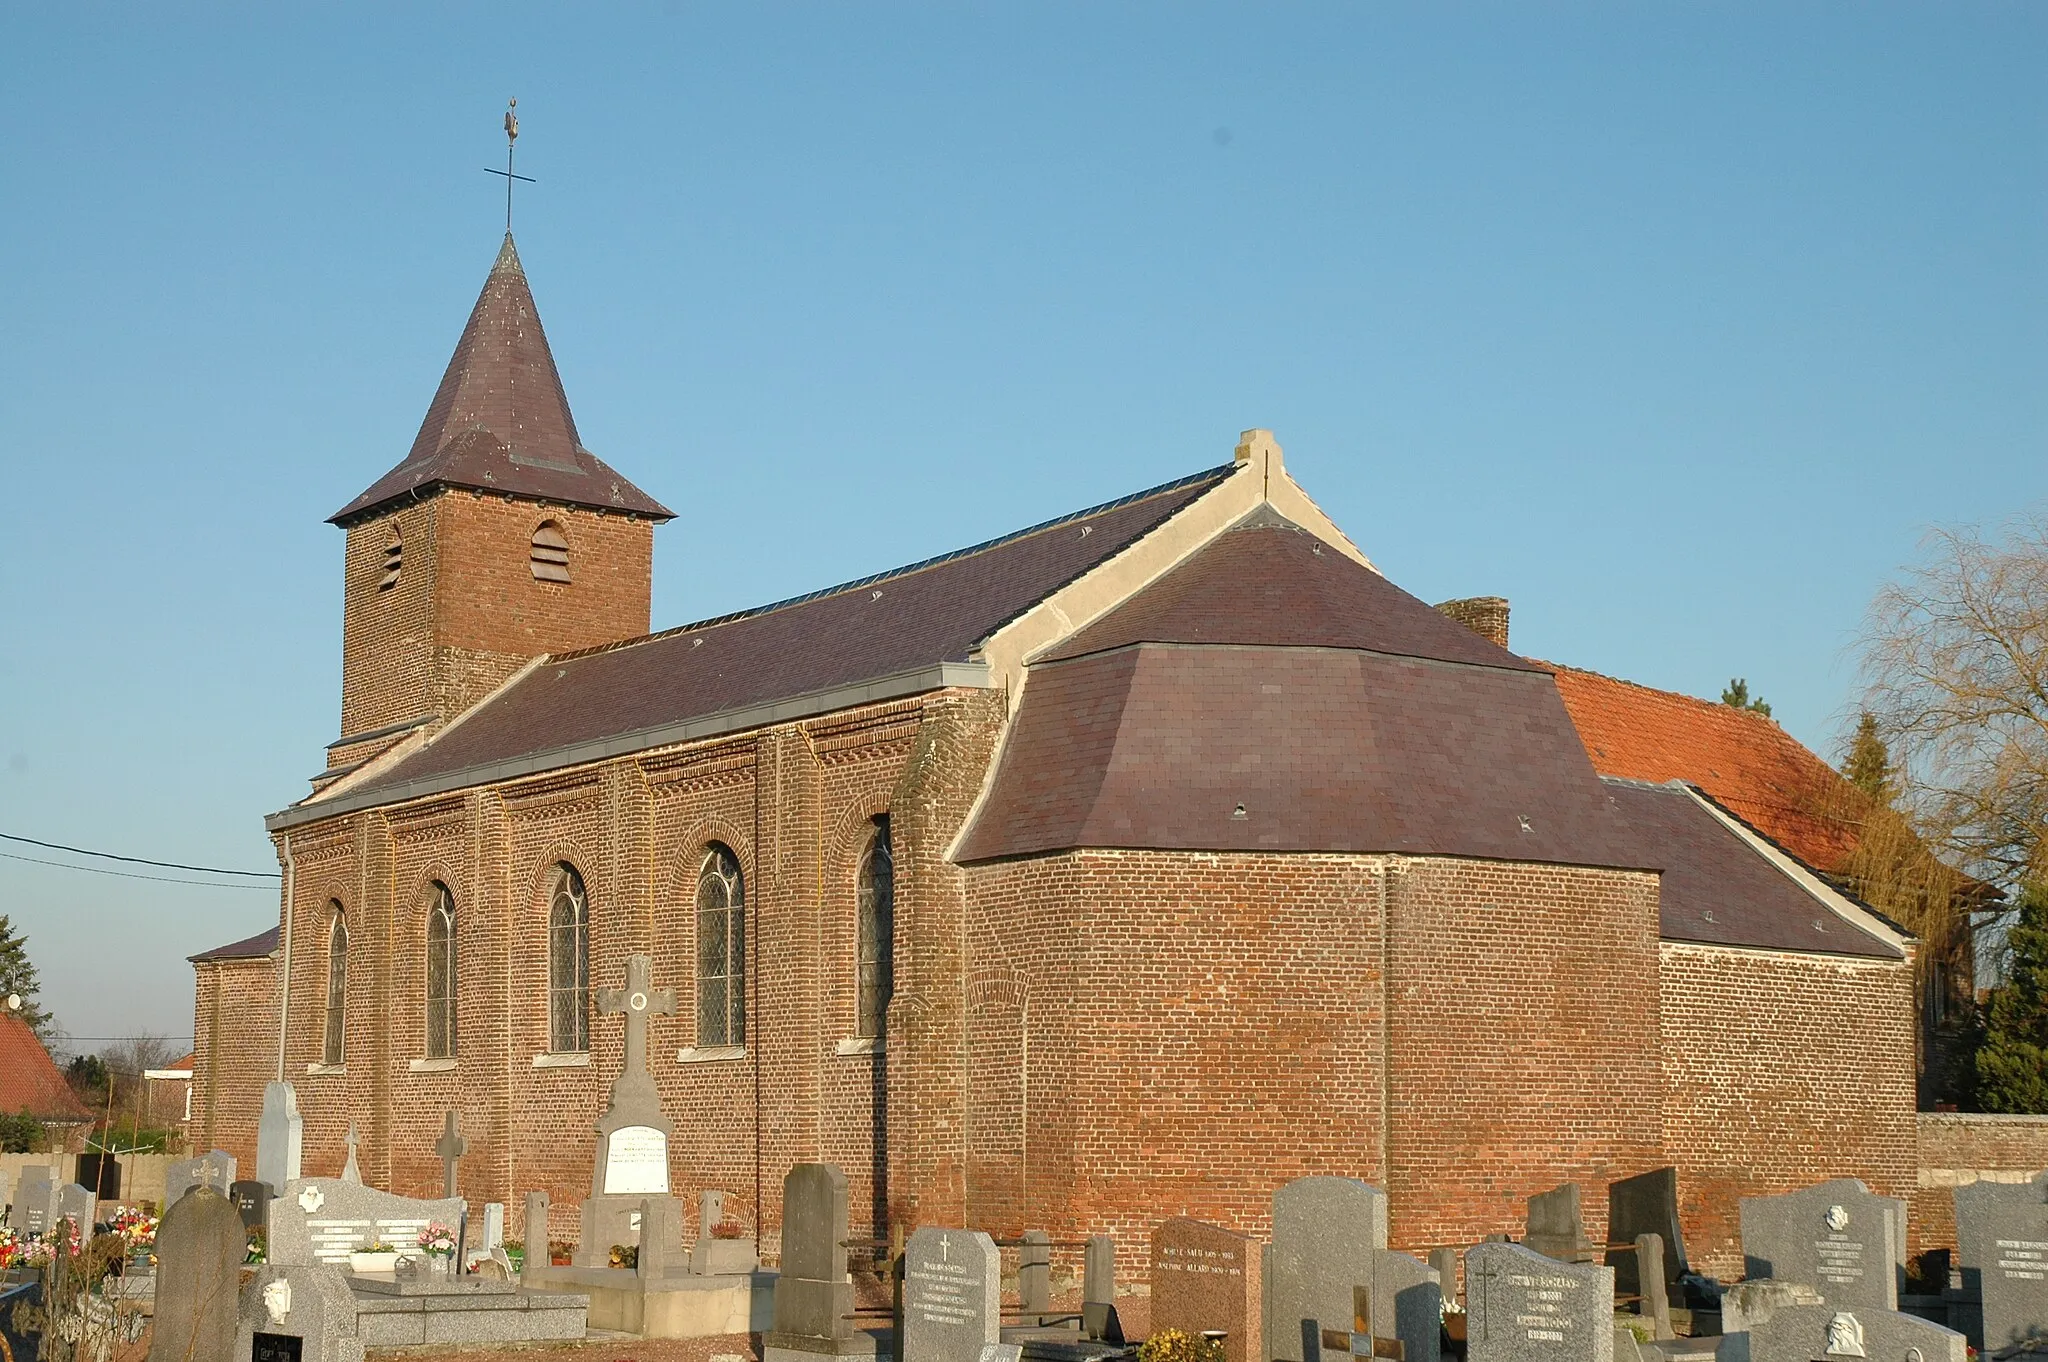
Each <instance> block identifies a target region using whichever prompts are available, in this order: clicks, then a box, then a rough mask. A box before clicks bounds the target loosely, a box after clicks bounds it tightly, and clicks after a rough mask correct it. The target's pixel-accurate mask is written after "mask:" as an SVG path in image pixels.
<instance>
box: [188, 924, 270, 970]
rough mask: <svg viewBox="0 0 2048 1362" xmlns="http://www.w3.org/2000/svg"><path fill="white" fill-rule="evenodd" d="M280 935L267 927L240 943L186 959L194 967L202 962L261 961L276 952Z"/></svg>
mask: <svg viewBox="0 0 2048 1362" xmlns="http://www.w3.org/2000/svg"><path fill="white" fill-rule="evenodd" d="M281 935H282V931H281V929H280V928H277V927H269V928H266V929H264V930H263V931H260V932H258V933H256V935H254V936H248V937H244V938H242V939H241V940H240V941H230V942H229V943H228V944H227V945H225V946H215V947H214V948H213V949H212V950H210V951H201V952H200V953H199V954H197V955H192V956H187V957H186V959H188V960H190V961H191V962H192V963H193V964H195V965H196V964H198V963H199V962H200V961H202V960H261V959H262V958H263V957H265V956H267V955H270V954H271V953H273V952H274V951H276V950H277V943H278V938H279V937H280V936H281Z"/></svg>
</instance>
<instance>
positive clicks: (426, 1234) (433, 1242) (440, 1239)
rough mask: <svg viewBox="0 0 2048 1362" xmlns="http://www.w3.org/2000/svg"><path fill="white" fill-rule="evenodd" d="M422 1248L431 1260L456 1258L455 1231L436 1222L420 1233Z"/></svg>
mask: <svg viewBox="0 0 2048 1362" xmlns="http://www.w3.org/2000/svg"><path fill="white" fill-rule="evenodd" d="M420 1248H421V1249H423V1250H425V1252H426V1255H427V1256H428V1257H429V1258H453V1257H454V1256H455V1231H454V1230H451V1229H449V1228H448V1227H447V1226H446V1225H443V1224H442V1223H441V1222H440V1221H438V1220H436V1221H433V1222H431V1223H429V1224H428V1226H427V1227H426V1228H425V1229H423V1230H421V1231H420Z"/></svg>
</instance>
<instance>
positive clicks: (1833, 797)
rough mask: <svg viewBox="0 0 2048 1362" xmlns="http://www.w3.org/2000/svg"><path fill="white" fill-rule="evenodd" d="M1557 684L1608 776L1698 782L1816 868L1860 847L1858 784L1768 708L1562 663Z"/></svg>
mask: <svg viewBox="0 0 2048 1362" xmlns="http://www.w3.org/2000/svg"><path fill="white" fill-rule="evenodd" d="M1556 670H1557V689H1558V693H1559V694H1560V695H1562V696H1563V697H1564V703H1565V708H1566V709H1567V710H1569V711H1571V716H1572V722H1573V724H1575V725H1576V726H1577V728H1578V730H1579V736H1580V738H1581V739H1582V740H1583V741H1584V742H1585V744H1586V753H1587V755H1588V756H1590V757H1591V758H1592V759H1593V766H1594V768H1595V769H1596V770H1598V771H1599V772H1600V774H1601V775H1603V776H1622V777H1625V778H1627V779H1630V780H1646V781H1650V782H1652V783H1654V784H1663V783H1664V782H1666V781H1671V780H1682V781H1685V782H1687V783H1688V784H1692V785H1697V786H1699V787H1700V788H1701V789H1702V790H1705V791H1706V792H1707V793H1708V794H1709V795H1712V796H1713V797H1714V799H1715V800H1716V801H1717V802H1718V803H1720V804H1722V805H1724V806H1726V807H1727V808H1728V809H1729V810H1731V811H1732V812H1733V813H1735V815H1736V816H1737V817H1739V818H1741V819H1742V820H1743V821H1744V822H1745V823H1748V824H1749V825H1750V826H1751V827H1754V828H1756V829H1757V830H1758V831H1760V832H1762V833H1763V834H1764V835H1765V836H1767V837H1769V838H1770V839H1771V840H1772V841H1774V842H1776V843H1778V845H1780V846H1782V847H1784V848H1785V849H1786V850H1787V851H1790V852H1791V853H1792V854H1793V855H1795V856H1797V857H1798V858H1799V859H1800V860H1802V861H1805V862H1806V863H1807V864H1808V865H1811V866H1813V867H1815V868H1816V869H1820V870H1826V871H1835V870H1839V869H1841V867H1842V865H1843V863H1844V862H1845V861H1846V860H1847V859H1848V856H1849V853H1850V852H1851V851H1853V850H1854V849H1855V845H1856V832H1855V825H1854V823H1853V822H1851V821H1850V820H1849V819H1848V818H1847V817H1845V816H1844V815H1845V814H1846V813H1847V812H1849V811H1851V810H1853V808H1854V806H1855V800H1854V798H1853V790H1854V787H1853V786H1850V785H1849V783H1848V782H1847V781H1845V780H1843V779H1842V777H1841V776H1839V775H1837V774H1836V773H1835V772H1834V771H1833V770H1832V769H1831V768H1830V767H1829V766H1828V764H1827V763H1826V762H1824V761H1822V760H1821V759H1820V758H1819V757H1817V756H1815V755H1814V754H1813V753H1811V752H1809V751H1807V750H1806V749H1805V748H1804V747H1802V746H1800V745H1799V743H1798V742H1797V741H1796V740H1794V739H1793V737H1792V735H1791V734H1789V733H1787V732H1786V731H1785V730H1784V729H1782V728H1780V727H1778V725H1776V724H1775V723H1772V722H1771V721H1770V720H1769V719H1766V718H1765V717H1764V716H1763V715H1761V714H1752V713H1749V712H1748V711H1746V710H1740V709H1736V708H1735V707H1734V706H1732V705H1722V704H1716V703H1714V702H1712V701H1708V700H1699V699H1695V698H1694V697H1692V696H1690V695H1676V694H1673V693H1672V692H1670V691H1662V690H1652V689H1651V688H1649V687H1648V686H1638V685H1636V684H1634V683H1632V682H1628V681H1617V680H1616V679H1614V678H1613V677H1611V676H1602V675H1600V674H1599V673H1598V672H1588V671H1580V670H1577V669H1576V668H1572V667H1562V666H1560V667H1557V669H1556Z"/></svg>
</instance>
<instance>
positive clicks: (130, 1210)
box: [108, 1206, 160, 1252]
mask: <svg viewBox="0 0 2048 1362" xmlns="http://www.w3.org/2000/svg"><path fill="white" fill-rule="evenodd" d="M159 1223H160V1222H159V1221H158V1219H157V1217H155V1216H153V1215H151V1214H149V1212H147V1211H145V1210H143V1209H142V1208H141V1207H139V1206H123V1207H121V1208H120V1209H118V1210H116V1211H115V1212H114V1218H113V1219H112V1220H111V1221H109V1222H108V1228H109V1229H111V1230H113V1232H114V1233H115V1234H118V1235H120V1236H121V1237H122V1238H123V1239H126V1240H127V1241H128V1248H129V1251H130V1252H140V1251H142V1250H144V1249H152V1248H155V1247H156V1231H157V1225H158V1224H159Z"/></svg>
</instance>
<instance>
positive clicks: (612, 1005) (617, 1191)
mask: <svg viewBox="0 0 2048 1362" xmlns="http://www.w3.org/2000/svg"><path fill="white" fill-rule="evenodd" d="M653 968H654V962H653V959H652V957H650V956H645V955H632V956H628V957H626V984H625V987H624V988H605V989H599V990H598V991H597V1010H598V1013H599V1014H600V1015H601V1016H607V1017H614V1016H618V1017H624V1018H625V1022H626V1054H625V1061H624V1063H622V1064H621V1065H620V1067H619V1076H618V1078H617V1079H616V1080H614V1081H613V1083H612V1089H611V1101H610V1102H609V1104H608V1105H607V1106H606V1108H605V1113H604V1115H603V1117H602V1118H600V1119H599V1121H598V1123H597V1161H596V1165H595V1167H594V1168H593V1170H592V1173H591V1181H590V1197H589V1199H588V1200H586V1201H585V1202H584V1203H583V1225H582V1232H581V1233H580V1234H579V1235H578V1237H577V1242H576V1265H577V1266H578V1267H603V1266H605V1265H606V1263H608V1262H609V1261H610V1258H611V1246H612V1245H613V1244H628V1243H641V1242H642V1240H641V1236H640V1234H639V1231H638V1229H637V1228H635V1222H636V1220H637V1219H638V1218H639V1215H640V1203H641V1202H642V1201H643V1200H645V1199H646V1198H648V1197H650V1196H658V1197H664V1198H667V1197H668V1191H669V1186H668V1142H669V1136H670V1135H671V1134H673V1133H674V1130H675V1127H674V1125H673V1124H671V1123H670V1121H669V1120H668V1118H667V1117H665V1116H663V1115H662V1114H661V1094H660V1093H659V1092H658V1091H657V1090H656V1089H655V1086H654V1075H653V1074H652V1073H651V1072H649V1071H648V1068H647V1023H648V1020H649V1019H650V1018H651V1017H657V1016H671V1015H673V1014H674V1013H675V1010H676V994H675V990H674V989H672V988H662V989H657V988H655V987H654V986H653V983H652V976H653ZM672 1200H673V1199H672V1198H671V1201H672ZM682 1218H683V1217H682V1207H681V1205H680V1203H675V1214H674V1216H673V1217H670V1218H668V1220H667V1221H666V1223H668V1224H671V1225H674V1226H676V1227H678V1229H680V1226H681V1224H682ZM678 1243H680V1239H679V1240H678Z"/></svg>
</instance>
